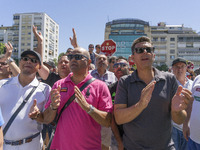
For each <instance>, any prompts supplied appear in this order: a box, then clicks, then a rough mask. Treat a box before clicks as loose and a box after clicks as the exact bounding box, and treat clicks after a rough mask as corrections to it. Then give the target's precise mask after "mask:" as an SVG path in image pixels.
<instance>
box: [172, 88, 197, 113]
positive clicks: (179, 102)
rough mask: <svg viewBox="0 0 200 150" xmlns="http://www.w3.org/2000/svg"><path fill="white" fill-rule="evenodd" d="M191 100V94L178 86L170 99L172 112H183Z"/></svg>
mask: <svg viewBox="0 0 200 150" xmlns="http://www.w3.org/2000/svg"><path fill="white" fill-rule="evenodd" d="M193 100H194V99H193V97H192V93H191V92H190V91H189V90H187V89H183V87H182V86H179V87H178V89H177V91H176V94H175V95H174V97H173V98H172V111H174V112H180V111H181V110H185V109H186V108H187V107H188V105H189V104H191V103H192V101H193Z"/></svg>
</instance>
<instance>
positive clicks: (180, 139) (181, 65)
mask: <svg viewBox="0 0 200 150" xmlns="http://www.w3.org/2000/svg"><path fill="white" fill-rule="evenodd" d="M172 71H173V74H174V75H175V76H176V80H177V83H178V85H181V86H182V87H183V88H186V89H188V90H190V91H191V89H192V83H193V81H192V80H190V79H188V78H187V77H186V71H187V65H186V60H185V59H183V58H177V59H175V60H174V61H173V62H172ZM172 139H173V141H174V146H175V148H176V150H187V141H186V140H185V138H184V136H183V124H181V125H178V124H176V123H175V122H173V130H172Z"/></svg>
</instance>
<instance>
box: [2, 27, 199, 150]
mask: <svg viewBox="0 0 200 150" xmlns="http://www.w3.org/2000/svg"><path fill="white" fill-rule="evenodd" d="M72 31H73V37H72V38H71V37H70V42H71V45H72V46H73V48H68V49H67V51H66V53H65V54H63V55H61V56H60V57H59V58H58V64H57V66H56V65H55V64H54V62H53V61H49V62H43V36H42V34H41V33H40V32H38V31H37V28H36V27H34V26H33V33H34V35H35V38H36V39H37V41H38V44H37V49H35V50H26V51H24V52H22V53H21V58H20V61H19V66H17V65H16V63H15V61H14V60H13V59H12V58H11V55H12V50H13V47H12V44H11V43H9V42H8V43H7V44H5V46H6V53H5V54H4V55H1V56H0V95H1V99H0V149H4V150H15V149H19V150H28V149H29V150H41V149H45V148H46V149H52V150H173V149H175V150H200V137H199V135H200V128H199V125H200V119H199V117H197V116H198V114H199V113H198V112H199V110H200V109H199V108H200V105H199V102H200V76H197V77H196V78H195V77H194V76H192V78H188V74H187V72H188V69H190V71H191V64H189V63H188V62H187V61H186V60H185V59H183V58H177V59H175V60H174V61H173V62H172V67H171V70H172V71H171V73H170V72H164V71H160V70H158V69H156V68H155V67H153V62H154V60H155V53H154V49H155V48H154V47H153V44H152V42H151V40H150V38H148V37H145V36H144V37H140V38H138V39H136V40H135V41H133V44H132V47H131V50H130V51H131V52H132V55H131V56H130V57H129V59H128V60H127V59H126V58H124V57H123V56H119V57H116V56H111V57H107V56H106V55H104V54H103V53H102V52H101V51H100V49H101V45H99V44H97V45H96V46H95V47H94V45H93V44H89V46H88V50H86V49H84V48H82V47H80V46H79V45H78V43H77V37H76V32H75V30H74V29H72ZM94 48H95V49H96V51H94ZM129 60H131V62H134V64H135V65H136V67H137V68H136V69H135V68H134V69H133V68H131V67H130V65H129V64H130V61H129ZM189 65H190V67H188V66H189ZM193 80H194V81H193ZM55 120H56V125H55ZM53 124H54V125H53ZM54 129H55V132H52V131H53V130H54ZM52 133H53V134H52ZM46 135H48V137H49V138H50V137H52V141H51V140H50V141H48V140H47V138H48V137H46ZM44 141H46V142H44Z"/></svg>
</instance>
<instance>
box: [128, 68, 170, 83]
mask: <svg viewBox="0 0 200 150" xmlns="http://www.w3.org/2000/svg"><path fill="white" fill-rule="evenodd" d="M153 71H154V79H155V81H159V80H165V79H166V78H165V76H164V75H163V73H162V71H159V70H158V69H156V68H154V67H153ZM138 81H142V80H141V79H140V78H139V77H138V72H137V70H135V71H134V72H133V73H132V75H131V82H138Z"/></svg>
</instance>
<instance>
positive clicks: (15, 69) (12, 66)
mask: <svg viewBox="0 0 200 150" xmlns="http://www.w3.org/2000/svg"><path fill="white" fill-rule="evenodd" d="M9 68H10V70H11V72H12V75H13V76H14V77H15V76H17V75H18V74H19V73H20V69H19V67H18V66H17V65H16V64H15V62H10V63H9Z"/></svg>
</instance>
